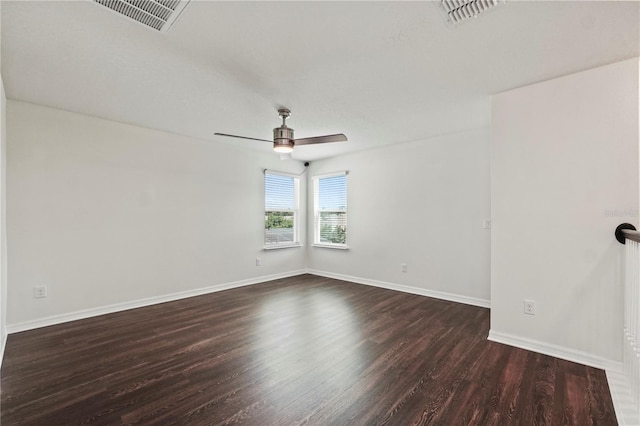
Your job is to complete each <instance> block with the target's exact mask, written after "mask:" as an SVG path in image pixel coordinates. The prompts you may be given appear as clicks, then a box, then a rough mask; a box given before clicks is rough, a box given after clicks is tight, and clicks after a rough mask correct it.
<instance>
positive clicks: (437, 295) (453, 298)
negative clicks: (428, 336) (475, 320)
mask: <svg viewBox="0 0 640 426" xmlns="http://www.w3.org/2000/svg"><path fill="white" fill-rule="evenodd" d="M308 273H309V274H311V275H318V276H320V277H326V278H334V279H337V280H342V281H349V282H352V283H356V284H364V285H370V286H373V287H380V288H386V289H388V290H395V291H401V292H403V293H410V294H415V295H418V296H426V297H433V298H434V299H441V300H447V301H449V302H457V303H464V304H465V305H472V306H478V307H481V308H490V307H491V301H490V300H488V299H479V298H476V297H470V296H464V295H461V294H454V293H446V292H443V291H437V290H428V289H424V288H419V287H413V286H408V285H403V284H395V283H390V282H386V281H377V280H372V279H369V278H362V277H354V276H351V275H344V274H336V273H333V272H328V271H319V270H317V269H309V270H308Z"/></svg>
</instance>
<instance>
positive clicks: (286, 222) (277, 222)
mask: <svg viewBox="0 0 640 426" xmlns="http://www.w3.org/2000/svg"><path fill="white" fill-rule="evenodd" d="M277 228H293V212H268V213H267V217H266V218H265V220H264V229H277Z"/></svg>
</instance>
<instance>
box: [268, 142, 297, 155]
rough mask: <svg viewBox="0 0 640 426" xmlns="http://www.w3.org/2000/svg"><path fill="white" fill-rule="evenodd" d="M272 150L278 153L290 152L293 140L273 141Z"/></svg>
mask: <svg viewBox="0 0 640 426" xmlns="http://www.w3.org/2000/svg"><path fill="white" fill-rule="evenodd" d="M273 150H274V151H275V152H277V153H278V154H291V153H292V152H293V141H278V142H274V143H273Z"/></svg>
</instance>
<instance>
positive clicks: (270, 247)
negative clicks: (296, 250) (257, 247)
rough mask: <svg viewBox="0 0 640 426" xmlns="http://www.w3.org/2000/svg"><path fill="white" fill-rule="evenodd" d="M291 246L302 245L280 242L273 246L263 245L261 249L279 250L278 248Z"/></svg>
mask: <svg viewBox="0 0 640 426" xmlns="http://www.w3.org/2000/svg"><path fill="white" fill-rule="evenodd" d="M293 247H302V244H300V243H293V244H280V245H273V246H264V249H263V250H279V249H287V248H293Z"/></svg>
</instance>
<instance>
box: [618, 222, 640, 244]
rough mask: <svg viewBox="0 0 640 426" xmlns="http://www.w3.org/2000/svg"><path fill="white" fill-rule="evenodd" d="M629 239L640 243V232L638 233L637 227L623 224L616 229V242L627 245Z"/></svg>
mask: <svg viewBox="0 0 640 426" xmlns="http://www.w3.org/2000/svg"><path fill="white" fill-rule="evenodd" d="M627 239H629V240H632V241H635V242H637V243H640V232H638V231H636V227H635V226H633V225H632V224H630V223H621V224H620V225H618V227H617V228H616V240H618V242H619V243H621V244H625V241H626V240H627Z"/></svg>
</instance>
